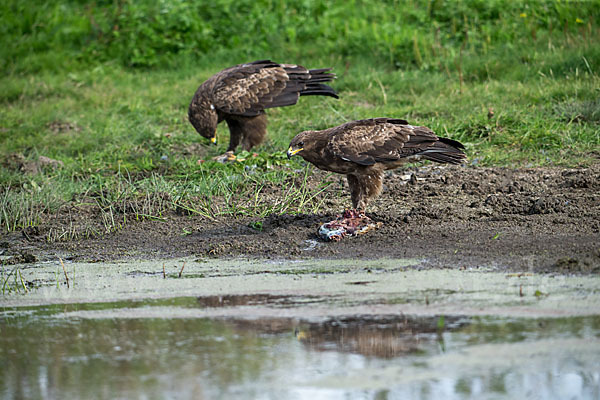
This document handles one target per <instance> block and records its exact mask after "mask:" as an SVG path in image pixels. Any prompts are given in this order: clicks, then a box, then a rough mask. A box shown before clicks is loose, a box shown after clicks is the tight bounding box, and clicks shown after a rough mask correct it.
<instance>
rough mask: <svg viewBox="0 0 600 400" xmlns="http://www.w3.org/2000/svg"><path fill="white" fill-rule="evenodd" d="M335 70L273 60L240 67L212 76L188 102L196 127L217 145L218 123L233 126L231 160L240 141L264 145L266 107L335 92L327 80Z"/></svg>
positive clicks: (227, 155)
mask: <svg viewBox="0 0 600 400" xmlns="http://www.w3.org/2000/svg"><path fill="white" fill-rule="evenodd" d="M330 70H331V68H322V69H311V70H309V69H306V68H304V67H303V66H301V65H293V64H278V63H275V62H272V61H270V60H260V61H254V62H251V63H247V64H240V65H236V66H233V67H230V68H227V69H224V70H223V71H221V72H219V73H217V74H215V75H213V76H211V77H210V78H208V79H207V80H206V82H204V83H203V84H202V85H200V87H199V88H198V90H196V93H195V94H194V98H193V99H192V102H191V103H190V107H189V109H188V117H189V120H190V122H191V124H192V125H193V126H194V128H195V129H196V131H198V133H200V134H201V135H202V136H204V137H205V138H208V139H210V140H211V142H212V143H216V141H217V138H216V131H217V124H218V123H219V122H221V121H223V120H225V122H227V125H228V126H229V134H230V137H229V147H228V148H227V153H225V155H224V160H233V159H235V156H233V151H234V150H235V149H236V147H237V146H238V145H240V143H241V145H242V148H243V149H244V150H250V149H251V148H252V147H254V146H256V145H258V144H260V143H261V142H262V141H263V140H264V138H265V135H266V134H267V116H266V114H265V109H267V108H273V107H284V106H291V105H294V104H296V102H297V101H298V98H299V97H300V96H309V95H317V96H330V97H335V98H336V99H337V98H338V95H337V93H336V92H335V90H333V89H332V88H331V87H329V86H327V85H325V84H324V83H323V82H329V81H331V80H332V79H334V78H335V74H333V73H330V72H329V71H330Z"/></svg>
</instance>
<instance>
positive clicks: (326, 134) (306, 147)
mask: <svg viewBox="0 0 600 400" xmlns="http://www.w3.org/2000/svg"><path fill="white" fill-rule="evenodd" d="M462 149H464V146H463V145H462V144H461V143H459V142H457V141H456V140H452V139H447V138H441V137H438V136H436V135H435V133H433V131H432V130H431V129H429V128H427V127H424V126H413V125H410V124H409V123H408V122H407V121H405V120H402V119H391V118H374V119H365V120H360V121H352V122H348V123H346V124H343V125H339V126H336V127H333V128H329V129H325V130H322V131H306V132H302V133H299V134H298V135H296V137H294V138H293V139H292V142H291V143H290V147H289V149H288V151H287V156H288V158H289V157H291V156H293V155H295V154H298V155H300V156H302V158H304V159H305V160H306V161H308V162H310V163H312V164H314V165H315V166H316V167H317V168H320V169H323V170H326V171H332V172H337V173H340V174H345V175H346V178H347V179H348V186H349V187H350V197H351V199H352V207H353V208H354V210H346V211H345V212H344V215H343V217H342V218H339V219H338V220H336V221H332V222H331V223H329V226H327V225H328V224H325V225H323V226H322V227H321V229H320V233H323V232H321V231H322V230H323V229H325V231H324V232H325V233H323V234H322V235H320V236H322V237H324V238H327V239H336V240H339V239H340V238H341V237H343V236H344V235H345V234H357V233H362V232H361V231H366V230H368V229H369V228H371V227H372V226H373V225H372V224H371V223H370V219H369V218H368V217H366V215H365V214H364V212H365V210H366V208H367V204H368V203H369V201H370V200H371V199H373V198H375V197H376V196H378V195H379V194H380V193H381V188H382V182H383V174H384V171H386V170H389V169H394V168H397V167H399V166H400V165H402V164H404V163H406V162H411V161H418V160H431V161H435V162H439V163H449V164H460V163H462V162H463V161H465V160H466V154H465V153H464V152H463V150H462ZM365 229H366V230H365Z"/></svg>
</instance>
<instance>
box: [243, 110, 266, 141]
mask: <svg viewBox="0 0 600 400" xmlns="http://www.w3.org/2000/svg"><path fill="white" fill-rule="evenodd" d="M240 122H241V125H242V128H243V129H242V130H243V134H242V148H243V149H244V150H246V151H248V150H250V149H251V148H253V147H254V146H258V145H259V144H261V143H262V142H263V141H264V140H265V136H267V114H265V113H264V112H262V113H261V114H259V115H257V116H256V117H250V118H244V119H243V120H241V121H240Z"/></svg>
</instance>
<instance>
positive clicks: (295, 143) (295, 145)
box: [287, 131, 313, 158]
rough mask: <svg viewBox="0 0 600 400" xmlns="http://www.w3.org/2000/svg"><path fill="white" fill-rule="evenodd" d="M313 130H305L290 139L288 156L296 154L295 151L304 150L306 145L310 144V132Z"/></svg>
mask: <svg viewBox="0 0 600 400" xmlns="http://www.w3.org/2000/svg"><path fill="white" fill-rule="evenodd" d="M312 132H313V131H305V132H302V133H299V134H297V135H296V136H295V137H294V138H293V139H292V141H291V143H290V147H289V149H288V151H287V156H288V158H290V157H292V156H293V155H296V154H297V153H299V152H301V151H302V150H304V149H305V148H306V147H307V146H310V134H311V133H312Z"/></svg>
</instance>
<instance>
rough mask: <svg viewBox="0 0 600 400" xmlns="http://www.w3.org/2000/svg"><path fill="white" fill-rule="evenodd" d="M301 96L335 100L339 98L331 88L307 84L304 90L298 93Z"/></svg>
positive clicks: (318, 84)
mask: <svg viewBox="0 0 600 400" xmlns="http://www.w3.org/2000/svg"><path fill="white" fill-rule="evenodd" d="M300 95H301V96H330V97H334V98H336V99H338V98H339V96H338V94H337V93H336V91H335V90H333V88H332V87H330V86H327V85H324V84H322V83H309V84H308V85H306V89H304V90H302V91H301V92H300Z"/></svg>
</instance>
